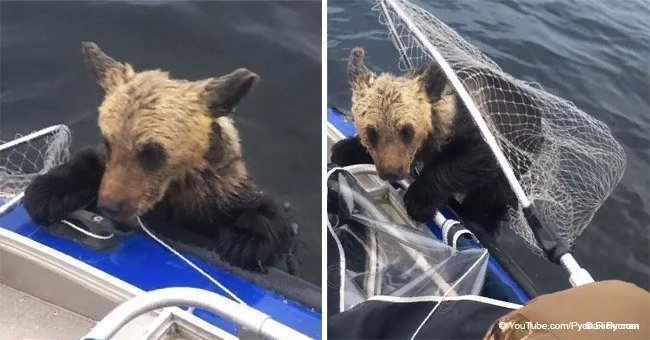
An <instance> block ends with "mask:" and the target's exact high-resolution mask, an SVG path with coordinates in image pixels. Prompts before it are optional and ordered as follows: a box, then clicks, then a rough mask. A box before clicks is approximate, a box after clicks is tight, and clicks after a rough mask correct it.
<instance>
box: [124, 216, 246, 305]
mask: <svg viewBox="0 0 650 340" xmlns="http://www.w3.org/2000/svg"><path fill="white" fill-rule="evenodd" d="M137 219H138V223H139V224H140V227H141V228H142V230H144V231H145V232H146V233H147V234H148V235H149V236H151V238H153V239H154V240H156V242H158V243H160V244H161V245H162V246H163V247H165V248H167V250H169V251H170V252H172V253H173V254H174V255H176V256H178V257H179V258H180V259H181V260H183V261H185V263H187V264H188V265H189V266H190V267H192V268H194V270H196V271H197V272H199V274H201V275H203V276H204V277H205V278H206V279H208V280H210V282H212V283H214V284H215V285H217V287H219V288H221V290H223V291H224V292H226V294H228V295H230V297H231V298H232V299H233V300H235V301H237V302H239V303H241V304H243V305H246V303H245V302H244V301H243V300H242V299H240V298H239V297H238V296H237V295H235V294H234V293H233V292H231V291H230V289H228V288H226V286H224V285H223V284H221V282H219V281H217V280H216V279H215V278H213V277H212V276H210V274H208V273H206V272H205V271H204V270H203V269H201V268H199V267H198V266H197V265H195V264H194V263H193V262H192V261H190V260H189V259H187V258H186V257H185V256H183V255H182V254H181V253H179V252H178V251H176V250H175V249H174V248H172V247H171V246H169V245H167V243H165V242H163V241H162V240H161V239H159V238H158V237H156V235H154V234H153V233H152V232H151V231H149V229H147V227H145V226H144V223H142V220H140V217H137Z"/></svg>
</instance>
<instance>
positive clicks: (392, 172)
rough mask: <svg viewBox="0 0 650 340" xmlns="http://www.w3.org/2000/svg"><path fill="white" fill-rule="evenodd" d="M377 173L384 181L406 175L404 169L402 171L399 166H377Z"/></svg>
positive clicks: (395, 179) (390, 180) (392, 180)
mask: <svg viewBox="0 0 650 340" xmlns="http://www.w3.org/2000/svg"><path fill="white" fill-rule="evenodd" d="M377 170H378V171H377V172H378V173H379V178H381V179H383V180H384V181H389V182H394V181H399V180H402V179H404V178H406V176H407V175H408V174H407V173H406V172H405V171H402V170H401V169H400V168H379V169H377Z"/></svg>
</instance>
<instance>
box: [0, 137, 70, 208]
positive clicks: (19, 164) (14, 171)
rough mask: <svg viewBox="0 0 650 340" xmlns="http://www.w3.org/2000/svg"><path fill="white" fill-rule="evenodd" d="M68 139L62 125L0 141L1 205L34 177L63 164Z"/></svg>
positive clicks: (67, 151) (23, 188)
mask: <svg viewBox="0 0 650 340" xmlns="http://www.w3.org/2000/svg"><path fill="white" fill-rule="evenodd" d="M71 140H72V138H71V134H70V130H69V129H68V127H67V126H65V125H57V126H53V127H50V128H46V129H43V130H40V131H37V132H34V133H31V134H28V135H25V136H22V135H17V136H16V137H15V139H13V140H11V141H1V140H0V203H4V202H7V201H9V200H11V199H12V198H14V197H15V196H17V195H18V194H20V193H22V192H23V191H25V189H26V188H27V186H28V185H29V183H30V182H31V181H32V179H33V178H34V177H35V176H37V175H39V174H42V173H45V172H47V171H48V170H50V169H52V168H53V167H55V166H57V165H59V164H61V163H63V162H64V161H66V160H67V159H68V157H69V147H70V142H71Z"/></svg>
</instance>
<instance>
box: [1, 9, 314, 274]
mask: <svg viewBox="0 0 650 340" xmlns="http://www.w3.org/2000/svg"><path fill="white" fill-rule="evenodd" d="M0 6H1V7H0V11H1V28H0V31H1V35H0V38H1V39H0V42H1V45H0V47H1V49H0V52H1V55H0V61H1V69H0V89H1V107H0V114H1V115H0V128H1V130H0V133H1V136H2V137H1V139H11V138H12V136H13V135H14V134H15V133H16V132H23V133H24V132H29V131H31V130H35V129H39V128H42V127H45V126H49V125H52V124H60V123H63V124H67V125H68V126H70V128H71V129H72V130H73V136H74V147H75V148H78V147H79V146H81V145H86V144H89V143H97V142H98V141H99V135H98V130H97V128H96V119H97V111H96V108H97V106H98V104H99V103H100V101H101V98H102V93H101V92H100V88H99V86H97V85H96V84H95V80H94V79H93V77H92V76H91V75H90V73H89V72H88V71H87V70H86V68H85V67H84V65H83V61H82V57H81V53H80V44H81V41H83V40H92V41H95V42H97V43H98V44H99V45H100V46H101V47H102V48H103V49H104V50H105V51H106V52H107V53H108V54H109V55H111V56H113V57H115V58H116V59H118V60H124V61H129V62H132V63H133V64H134V66H135V68H136V70H142V69H147V68H162V69H165V70H168V71H170V72H171V74H172V76H174V77H178V78H187V79H201V78H208V77H211V76H219V75H223V74H225V73H227V72H230V71H232V70H234V69H236V68H238V67H247V68H249V69H251V70H253V71H255V72H257V73H258V74H259V75H260V76H261V77H262V81H261V82H260V83H259V86H258V87H257V88H256V89H255V90H254V91H253V93H251V94H250V95H249V96H248V98H246V99H245V100H244V102H243V103H242V105H241V106H240V108H239V110H238V115H237V118H236V122H237V126H238V127H239V128H240V132H241V137H242V140H243V149H244V157H245V159H246V160H247V162H248V165H249V168H250V170H251V172H252V173H253V175H254V177H255V178H256V180H257V182H258V183H259V184H260V186H261V187H262V188H263V189H265V190H266V191H269V192H271V193H274V194H276V195H277V196H279V198H280V200H281V201H288V202H290V203H291V205H292V211H293V214H294V215H295V217H296V219H297V220H298V222H299V223H300V226H301V235H302V236H301V241H302V243H303V247H302V248H303V249H302V261H303V268H304V269H303V275H302V276H303V277H304V278H306V279H307V280H309V281H311V282H314V283H316V284H318V285H320V282H321V281H320V280H321V279H320V277H321V270H320V267H321V265H320V264H321V260H320V259H321V255H320V254H321V224H322V222H321V173H322V171H321V156H320V155H321V152H320V150H321V112H322V109H321V4H320V3H319V2H312V1H310V2H282V3H277V2H275V3H266V2H246V3H232V2H229V3H214V2H209V3H208V2H201V3H187V2H176V1H174V2H166V3H162V2H158V1H153V2H144V1H140V2H130V3H129V2H111V3H107V2H97V1H92V2H47V3H43V2H31V1H30V2H5V1H3V2H2V3H1V5H0Z"/></svg>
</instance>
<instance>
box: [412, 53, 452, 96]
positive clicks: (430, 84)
mask: <svg viewBox="0 0 650 340" xmlns="http://www.w3.org/2000/svg"><path fill="white" fill-rule="evenodd" d="M417 79H418V81H419V82H420V84H422V87H423V88H424V92H426V94H427V97H429V99H430V100H431V101H432V102H435V101H437V100H438V99H440V97H442V93H443V91H444V90H445V87H446V86H447V77H446V76H445V72H443V71H442V69H441V68H440V66H439V65H438V64H437V63H434V62H432V63H430V64H429V65H427V66H426V67H425V69H424V71H423V72H422V73H421V74H420V75H419V76H418V77H417Z"/></svg>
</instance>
